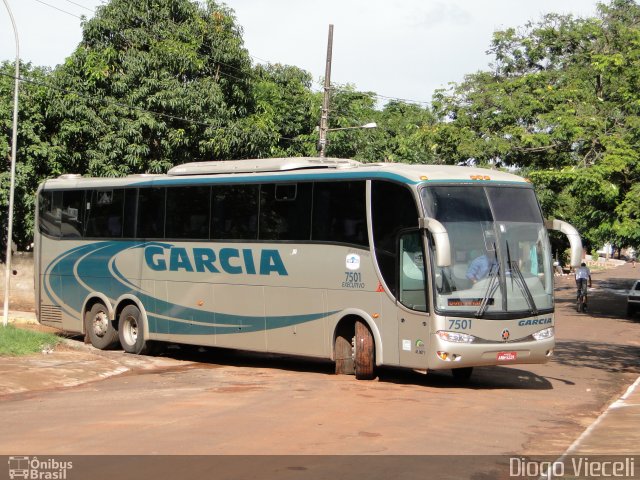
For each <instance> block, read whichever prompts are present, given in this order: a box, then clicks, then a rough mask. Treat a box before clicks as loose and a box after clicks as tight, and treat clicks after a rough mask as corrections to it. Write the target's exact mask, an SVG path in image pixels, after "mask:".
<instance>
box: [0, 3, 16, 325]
mask: <svg viewBox="0 0 640 480" xmlns="http://www.w3.org/2000/svg"><path fill="white" fill-rule="evenodd" d="M3 1H4V5H5V7H7V12H9V18H10V19H11V26H12V27H13V34H14V36H15V37H16V76H15V78H14V82H15V87H14V90H13V135H12V137H11V186H10V187H9V188H10V189H9V216H8V222H7V223H8V225H7V258H6V260H5V267H6V273H5V281H4V313H3V316H2V326H3V327H6V326H7V324H8V323H9V285H10V283H11V253H12V252H11V245H12V240H13V197H14V190H15V187H16V150H17V149H18V86H19V84H20V80H19V78H20V43H19V42H18V29H17V27H16V21H15V20H14V18H13V13H11V9H10V8H9V3H8V2H7V0H3Z"/></svg>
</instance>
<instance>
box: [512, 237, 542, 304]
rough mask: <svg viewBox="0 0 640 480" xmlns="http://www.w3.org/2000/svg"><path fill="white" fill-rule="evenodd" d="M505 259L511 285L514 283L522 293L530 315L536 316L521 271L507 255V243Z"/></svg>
mask: <svg viewBox="0 0 640 480" xmlns="http://www.w3.org/2000/svg"><path fill="white" fill-rule="evenodd" d="M507 258H508V262H509V270H510V271H511V284H512V285H513V282H514V281H515V283H516V285H518V287H519V288H520V290H521V291H522V294H523V296H524V299H525V301H526V302H527V305H528V306H529V311H530V312H531V314H532V315H538V307H536V302H535V300H534V299H533V295H531V290H530V289H529V286H528V285H527V281H526V280H525V278H524V276H523V275H522V271H520V267H519V266H518V263H517V262H516V261H512V260H511V254H510V253H509V243H508V242H507Z"/></svg>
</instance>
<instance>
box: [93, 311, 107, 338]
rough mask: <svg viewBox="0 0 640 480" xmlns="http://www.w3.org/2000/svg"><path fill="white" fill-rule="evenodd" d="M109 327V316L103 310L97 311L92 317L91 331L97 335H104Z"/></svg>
mask: <svg viewBox="0 0 640 480" xmlns="http://www.w3.org/2000/svg"><path fill="white" fill-rule="evenodd" d="M108 329H109V317H107V314H106V313H105V312H98V313H97V314H96V315H95V316H94V317H93V333H95V335H96V336H97V337H100V338H102V337H104V336H105V335H106V333H107V330H108Z"/></svg>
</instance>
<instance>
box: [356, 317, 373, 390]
mask: <svg viewBox="0 0 640 480" xmlns="http://www.w3.org/2000/svg"><path fill="white" fill-rule="evenodd" d="M354 350H355V351H354V367H355V371H356V378H357V379H358V380H373V379H374V378H375V366H376V355H375V343H374V341H373V335H372V334H371V330H369V327H368V326H367V324H366V323H365V322H363V321H362V320H357V321H356V335H355V342H354Z"/></svg>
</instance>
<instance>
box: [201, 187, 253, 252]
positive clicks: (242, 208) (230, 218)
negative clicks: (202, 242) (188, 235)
mask: <svg viewBox="0 0 640 480" xmlns="http://www.w3.org/2000/svg"><path fill="white" fill-rule="evenodd" d="M258 192H259V185H215V186H214V187H213V194H212V195H211V201H212V203H213V204H212V207H211V212H212V213H211V217H212V218H211V238H212V239H214V240H222V239H225V240H226V239H229V240H256V239H257V238H258Z"/></svg>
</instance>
